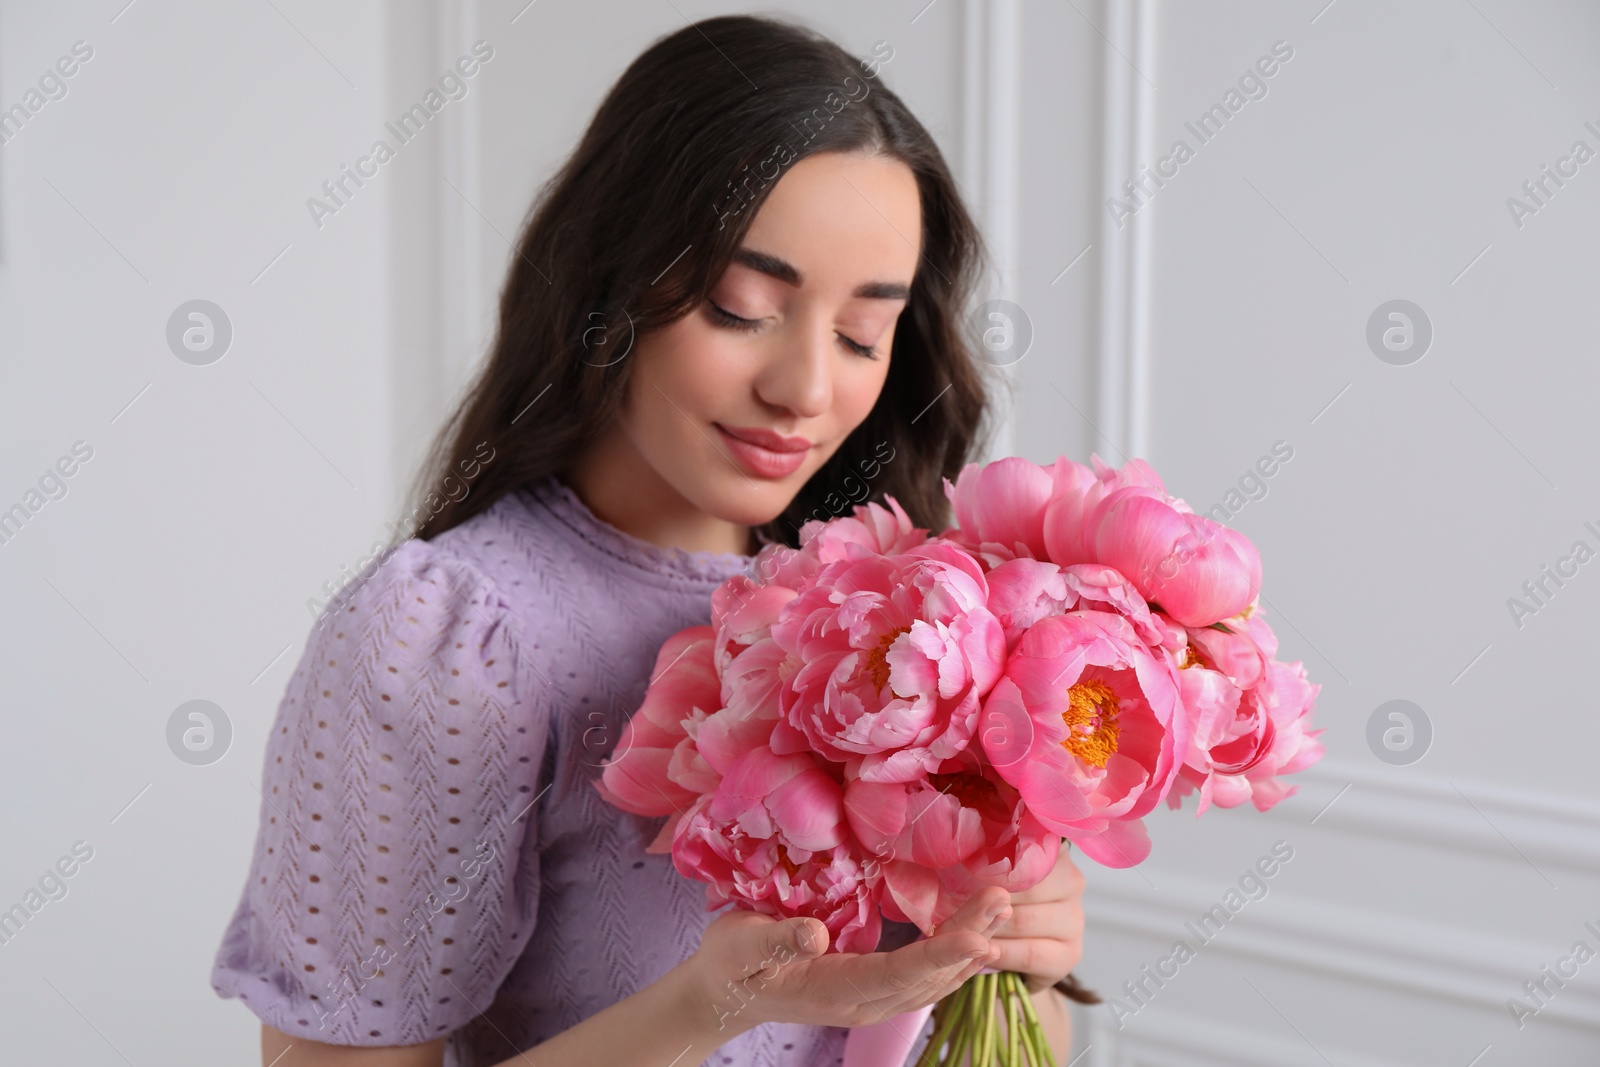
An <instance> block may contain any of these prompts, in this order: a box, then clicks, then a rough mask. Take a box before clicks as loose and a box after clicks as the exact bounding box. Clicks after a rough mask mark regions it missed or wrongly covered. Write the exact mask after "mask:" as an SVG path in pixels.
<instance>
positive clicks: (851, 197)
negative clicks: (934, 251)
mask: <svg viewBox="0 0 1600 1067" xmlns="http://www.w3.org/2000/svg"><path fill="white" fill-rule="evenodd" d="M921 240H922V205H921V198H920V195H919V193H918V190H917V182H916V177H915V175H913V174H912V172H911V168H909V167H907V166H906V165H905V164H904V163H902V162H900V161H899V160H897V159H892V158H889V157H887V156H878V155H858V154H850V155H845V154H842V153H838V152H821V153H818V154H817V155H813V156H807V157H806V158H804V159H802V160H799V161H797V162H796V163H795V164H794V165H793V166H791V167H790V168H789V169H788V170H787V171H786V172H785V173H784V174H783V175H782V176H781V177H780V178H779V179H778V182H777V184H776V185H775V186H774V187H773V189H772V192H771V193H770V195H768V197H767V199H766V200H765V201H764V202H763V203H762V205H761V209H760V211H759V212H757V214H756V217H755V218H754V219H753V220H752V221H751V224H750V229H749V230H748V231H747V233H746V235H745V241H744V244H745V246H746V247H748V248H753V249H757V250H759V251H761V252H763V253H767V254H768V255H771V256H775V257H777V258H779V259H782V260H784V261H785V262H787V263H789V264H792V265H793V266H794V267H795V269H796V270H797V271H798V273H799V275H800V277H801V279H802V281H803V284H804V286H805V287H806V288H807V289H812V288H816V289H821V290H829V291H841V292H850V291H853V290H855V289H856V288H857V287H859V286H860V285H861V284H862V283H863V282H896V283H901V284H905V285H909V284H910V283H911V279H912V277H913V275H914V274H915V273H916V267H917V258H918V255H919V253H920V250H921Z"/></svg>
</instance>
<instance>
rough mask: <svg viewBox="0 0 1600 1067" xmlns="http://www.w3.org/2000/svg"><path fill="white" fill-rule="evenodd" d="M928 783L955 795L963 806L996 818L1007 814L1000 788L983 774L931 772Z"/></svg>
mask: <svg viewBox="0 0 1600 1067" xmlns="http://www.w3.org/2000/svg"><path fill="white" fill-rule="evenodd" d="M928 784H929V785H931V786H933V788H935V789H937V790H938V791H939V792H941V793H944V794H946V795H948V796H953V797H955V798H956V800H957V801H958V802H959V803H960V804H961V806H962V807H963V808H973V809H976V810H977V811H980V812H983V813H985V814H987V815H989V816H991V817H995V818H1004V817H1005V815H1006V806H1005V801H1004V800H1003V799H1002V798H1001V796H1000V790H999V789H998V788H996V787H995V784H994V783H993V782H991V781H990V780H989V779H987V778H985V777H984V776H983V775H981V774H973V773H971V772H970V771H957V772H956V773H954V774H930V775H928Z"/></svg>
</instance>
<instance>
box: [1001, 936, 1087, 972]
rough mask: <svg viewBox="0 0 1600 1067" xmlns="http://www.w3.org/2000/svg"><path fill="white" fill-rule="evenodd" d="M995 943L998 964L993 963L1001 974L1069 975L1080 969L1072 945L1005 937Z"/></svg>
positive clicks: (1047, 940)
mask: <svg viewBox="0 0 1600 1067" xmlns="http://www.w3.org/2000/svg"><path fill="white" fill-rule="evenodd" d="M992 944H993V945H994V947H995V948H996V949H998V950H999V960H998V962H995V963H992V964H990V966H991V967H993V968H995V969H996V970H1000V971H1016V972H1018V973H1019V974H1066V973H1067V972H1068V971H1070V970H1072V968H1073V967H1075V966H1077V964H1078V960H1077V958H1076V956H1077V954H1076V953H1075V952H1074V951H1073V948H1072V946H1071V945H1069V944H1068V943H1067V942H1065V941H1058V940H1056V939H1055V938H1050V937H1020V938H1019V937H1003V938H996V939H995V940H994V941H993V942H992Z"/></svg>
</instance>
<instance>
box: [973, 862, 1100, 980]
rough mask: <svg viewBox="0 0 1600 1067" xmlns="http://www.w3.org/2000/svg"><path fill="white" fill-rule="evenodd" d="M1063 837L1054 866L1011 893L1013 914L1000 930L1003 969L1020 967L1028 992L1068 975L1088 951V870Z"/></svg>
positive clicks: (997, 934) (1000, 966)
mask: <svg viewBox="0 0 1600 1067" xmlns="http://www.w3.org/2000/svg"><path fill="white" fill-rule="evenodd" d="M1068 851H1069V845H1068V844H1067V843H1065V842H1064V843H1063V844H1062V846H1061V853H1060V855H1059V856H1058V857H1057V859H1056V865H1055V867H1054V868H1053V869H1052V870H1051V871H1050V873H1049V874H1047V875H1045V877H1044V880H1043V881H1041V882H1040V883H1039V884H1038V885H1036V886H1034V887H1033V888H1032V889H1026V890H1023V891H1022V892H1020V893H1012V894H1011V905H1012V908H1011V918H1010V919H1008V920H1007V921H1006V922H1004V923H1002V924H1001V925H1000V926H999V928H998V929H996V930H995V932H994V935H993V938H992V941H991V943H992V944H993V945H994V946H995V947H996V948H998V949H999V950H1000V958H999V960H998V961H996V962H994V963H991V964H989V966H991V967H993V968H994V969H995V970H998V971H1017V972H1019V973H1020V974H1022V975H1024V976H1025V977H1026V979H1027V986H1028V992H1030V993H1037V992H1039V991H1040V990H1044V989H1048V988H1050V987H1051V986H1053V985H1055V984H1056V982H1058V981H1060V980H1061V979H1063V978H1065V977H1066V976H1067V974H1068V972H1070V971H1071V970H1072V968H1074V967H1076V966H1077V965H1078V959H1079V957H1081V956H1082V955H1083V903H1082V901H1083V872H1082V871H1080V870H1078V868H1077V867H1076V866H1075V865H1074V864H1073V862H1072V857H1071V856H1070V855H1068Z"/></svg>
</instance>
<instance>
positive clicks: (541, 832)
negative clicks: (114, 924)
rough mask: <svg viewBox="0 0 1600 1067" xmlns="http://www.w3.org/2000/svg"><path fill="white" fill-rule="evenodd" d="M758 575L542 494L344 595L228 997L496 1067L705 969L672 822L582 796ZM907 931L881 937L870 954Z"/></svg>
mask: <svg viewBox="0 0 1600 1067" xmlns="http://www.w3.org/2000/svg"><path fill="white" fill-rule="evenodd" d="M749 562H750V557H748V556H741V555H733V554H727V553H710V552H686V551H684V550H682V549H677V548H667V547H663V546H659V545H655V544H652V543H649V542H646V541H642V540H640V539H638V538H635V537H633V536H631V535H629V534H626V533H624V532H623V531H621V530H619V529H617V528H616V527H614V526H611V525H610V524H608V523H606V522H603V521H602V520H600V519H599V518H597V517H596V516H595V515H594V514H593V513H591V512H590V511H589V509H588V508H587V507H586V506H585V505H584V504H583V502H582V501H581V500H579V499H578V497H577V495H576V494H575V493H573V491H572V490H571V489H570V488H569V487H568V486H567V485H565V484H564V483H562V482H561V481H559V480H557V479H554V478H549V479H546V480H544V481H542V482H537V483H534V484H532V485H531V486H529V487H527V488H524V489H522V490H518V491H516V492H513V493H510V494H507V495H506V496H504V497H502V498H501V499H500V500H499V501H497V502H496V503H495V504H494V505H493V506H492V507H491V508H489V509H488V510H486V511H484V512H482V513H480V514H479V515H477V516H475V517H474V518H472V519H470V520H468V521H467V522H465V523H462V524H461V525H459V526H457V527H454V528H452V529H450V530H448V531H446V532H445V533H443V534H441V535H439V536H438V537H436V538H434V539H433V540H432V541H419V540H411V541H407V542H405V543H403V544H402V545H400V546H399V547H398V548H397V549H396V550H395V551H394V553H393V554H392V555H391V556H389V557H388V558H387V559H386V560H385V561H384V562H383V564H382V565H381V566H380V567H379V568H378V569H377V571H376V572H375V573H373V574H372V575H371V577H369V578H367V579H365V580H358V581H357V582H356V583H354V584H353V585H352V586H350V587H348V588H346V589H345V590H343V591H341V592H340V593H339V595H338V596H337V597H336V598H335V599H334V600H333V601H332V602H331V603H330V604H329V606H328V609H327V611H326V612H325V613H324V615H323V617H322V619H321V620H320V622H319V624H318V626H317V628H316V629H315V630H313V632H312V634H311V636H310V638H309V639H308V641H307V643H306V650H305V652H304V654H303V655H302V656H301V658H300V663H299V665H298V667H297V668H296V669H295V672H294V675H293V677H292V678H291V679H290V682H289V685H288V688H287V691H286V692H285V693H284V697H283V700H282V703H281V704H280V705H279V706H278V711H277V715H276V718H275V720H274V722H273V725H272V733H271V736H270V739H269V741H268V744H267V750H266V757H265V760H264V766H263V773H262V781H261V793H262V804H261V809H260V826H259V829H258V832H257V836H256V846H255V854H254V857H253V858H252V860H251V863H250V873H249V877H248V878H247V880H246V883H245V886H244V890H243V893H242V894H241V896H240V899H239V904H238V907H237V908H236V909H235V911H234V914H233V918H232V920H231V921H230V922H229V924H228V927H227V930H226V931H225V933H224V935H223V938H222V944H221V946H220V948H219V949H218V951H217V955H216V959H215V963H214V966H213V969H212V986H213V987H214V988H215V989H216V991H217V993H218V995H220V996H223V997H238V998H239V999H240V1000H241V1001H243V1002H244V1003H245V1005H246V1006H247V1007H249V1008H250V1010H251V1011H253V1012H254V1013H255V1014H256V1015H257V1016H259V1017H260V1018H261V1019H262V1020H263V1021H264V1022H266V1023H268V1024H269V1025H271V1026H273V1027H274V1028H276V1029H278V1030H281V1031H283V1032H284V1033H286V1034H289V1035H291V1036H298V1037H304V1038H307V1039H310V1040H314V1041H321V1042H326V1043H329V1044H336V1045H366V1046H383V1045H409V1044H416V1043H419V1042H423V1041H428V1040H430V1039H432V1038H436V1037H439V1036H441V1035H448V1042H447V1047H446V1052H445V1058H444V1062H445V1065H446V1067H485V1065H489V1064H497V1063H500V1062H501V1061H503V1060H506V1059H509V1058H511V1057H512V1056H514V1055H515V1054H516V1053H517V1052H518V1051H520V1050H523V1049H526V1048H530V1047H532V1046H534V1045H536V1044H538V1043H539V1042H541V1041H544V1040H546V1039H548V1038H549V1037H551V1036H553V1035H555V1034H557V1033H559V1032H561V1031H562V1030H566V1029H568V1028H570V1027H572V1026H575V1025H576V1024H577V1023H579V1022H581V1021H582V1020H584V1019H586V1018H588V1017H589V1016H591V1015H594V1014H595V1013H596V1012H599V1011H600V1010H601V1009H603V1008H605V1007H607V1006H609V1005H611V1004H614V1003H616V1002H617V1001H619V1000H621V999H623V998H624V997H627V996H629V995H630V994H632V993H634V992H636V991H638V990H639V989H641V988H643V987H644V986H646V985H648V984H649V983H651V982H653V981H655V980H656V979H658V978H660V977H661V976H662V975H664V974H665V973H666V972H667V971H669V970H671V969H672V968H673V967H674V966H676V965H677V964H678V963H680V962H682V961H683V960H684V959H686V958H688V957H689V956H690V955H691V954H692V953H693V952H694V950H695V949H696V948H697V947H698V945H699V943H700V935H701V933H702V931H703V930H704V929H705V927H706V925H707V924H708V923H709V922H710V921H711V920H712V919H714V918H716V916H717V915H719V914H721V912H720V911H716V912H712V911H708V910H707V907H706V897H705V888H704V886H703V885H701V884H700V883H698V882H695V881H693V880H691V879H688V878H686V877H684V876H683V875H681V874H679V873H678V872H677V870H676V869H675V868H674V867H673V866H672V861H671V857H669V856H665V855H647V854H646V853H645V846H646V845H648V844H649V842H650V841H651V839H652V838H653V837H654V836H655V834H656V831H657V830H659V829H660V827H661V826H662V824H663V823H664V822H665V818H664V817H657V818H645V817H641V816H637V815H631V814H628V813H626V812H623V811H620V810H618V809H616V808H614V807H612V806H611V805H609V804H607V803H606V802H605V801H604V800H603V799H602V798H601V797H600V795H599V794H598V793H597V792H596V791H595V789H594V786H593V785H592V784H591V782H592V781H593V780H594V779H595V778H596V777H598V776H599V774H600V762H601V760H602V759H603V758H604V757H605V756H606V755H608V754H609V753H610V752H611V750H612V748H613V747H614V746H615V744H616V741H617V739H618V737H619V736H620V731H621V728H622V725H623V723H625V722H626V721H627V719H628V716H629V715H631V714H632V713H633V711H634V710H635V709H636V708H637V707H638V706H639V702H640V700H641V699H642V697H643V695H644V691H645V688H646V686H647V684H648V682H649V678H650V673H651V670H652V667H653V665H654V662H655V655H656V652H657V650H658V649H659V648H660V646H661V644H662V642H663V641H665V640H666V638H667V637H669V636H671V635H672V634H673V633H675V632H676V631H678V630H680V629H682V628H683V627H686V626H693V625H698V624H703V623H706V622H708V621H709V620H710V603H711V592H712V590H713V589H715V588H716V586H717V584H718V583H719V582H721V581H722V580H723V579H725V578H727V577H729V576H731V575H733V574H735V573H737V572H739V571H741V570H743V569H745V568H746V567H747V566H748V565H749ZM915 935H916V928H915V927H913V926H910V925H909V924H901V923H889V922H886V923H885V933H884V936H883V940H882V942H881V943H880V946H879V947H880V948H891V947H898V946H899V945H901V944H905V943H907V942H909V941H910V940H911V939H912V938H913V937H915ZM731 1007H737V1002H732V1003H731V1004H730V1005H727V1006H724V1009H723V1010H724V1011H726V1010H729V1008H731ZM705 1010H706V1013H707V1017H708V1018H709V1019H715V1018H717V1015H716V1014H715V1009H714V1007H713V1006H712V1005H711V1004H707V1005H706V1007H705ZM847 1034H848V1031H847V1030H845V1029H842V1028H839V1027H827V1026H810V1025H801V1024H788V1023H764V1024H762V1025H759V1026H757V1027H755V1028H754V1029H751V1030H749V1031H747V1032H745V1033H743V1034H741V1035H739V1036H737V1037H735V1038H733V1039H732V1040H730V1041H728V1042H727V1043H726V1044H724V1045H723V1046H722V1047H721V1048H720V1049H718V1050H717V1052H716V1053H715V1054H713V1055H712V1056H711V1057H710V1058H709V1059H707V1060H705V1061H704V1063H705V1064H708V1065H711V1067H717V1065H733V1064H737V1065H740V1067H778V1065H784V1067H790V1065H792V1067H801V1065H805V1067H819V1065H820V1067H826V1065H829V1064H838V1063H840V1062H841V1056H842V1053H843V1049H844V1040H845V1037H846V1035H847ZM927 1036H928V1034H927V1028H925V1029H924V1032H923V1034H922V1035H921V1037H920V1038H919V1040H918V1042H917V1044H916V1046H915V1047H914V1048H913V1050H912V1056H913V1058H914V1057H915V1056H916V1055H917V1054H918V1053H920V1051H921V1047H922V1046H923V1045H924V1044H925V1042H926V1039H927ZM679 1051H681V1050H678V1049H668V1048H663V1049H662V1050H661V1052H662V1055H661V1057H660V1060H661V1063H662V1064H667V1063H670V1062H672V1061H673V1057H674V1056H675V1055H676V1054H678V1052H679ZM683 1067H688V1065H687V1064H684V1065H683Z"/></svg>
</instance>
